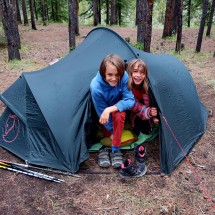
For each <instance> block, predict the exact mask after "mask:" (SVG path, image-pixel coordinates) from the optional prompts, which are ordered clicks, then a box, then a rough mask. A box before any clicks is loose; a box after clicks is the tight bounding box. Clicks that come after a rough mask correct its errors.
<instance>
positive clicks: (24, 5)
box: [22, 0, 28, 26]
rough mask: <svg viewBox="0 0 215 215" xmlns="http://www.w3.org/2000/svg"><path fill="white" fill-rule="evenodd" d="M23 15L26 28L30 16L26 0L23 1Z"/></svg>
mask: <svg viewBox="0 0 215 215" xmlns="http://www.w3.org/2000/svg"><path fill="white" fill-rule="evenodd" d="M22 13H23V19H24V25H25V26H26V25H28V15H27V9H26V2H25V0H22Z"/></svg>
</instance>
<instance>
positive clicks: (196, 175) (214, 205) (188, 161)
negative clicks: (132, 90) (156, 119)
mask: <svg viewBox="0 0 215 215" xmlns="http://www.w3.org/2000/svg"><path fill="white" fill-rule="evenodd" d="M162 118H163V119H164V121H165V123H166V125H167V127H168V129H169V130H170V132H171V134H172V136H173V138H174V139H175V141H176V143H177V144H178V146H179V148H180V150H181V152H182V154H183V155H184V157H185V159H186V161H187V164H188V165H189V166H190V169H191V171H192V172H193V174H194V176H195V178H196V179H197V181H198V182H199V185H200V187H201V189H202V191H203V192H204V194H205V196H207V198H208V200H209V201H210V203H211V205H212V206H213V208H214V209H215V204H214V203H213V201H212V198H211V196H210V195H209V193H208V192H207V190H206V188H205V186H204V184H203V183H202V180H201V179H200V177H199V175H198V174H197V172H196V171H195V168H194V167H193V165H192V164H191V163H190V160H189V158H188V157H187V155H186V153H185V151H184V150H183V148H182V146H181V144H180V143H179V141H178V139H177V137H176V135H175V134H174V132H173V130H172V129H171V127H170V125H169V123H168V121H167V119H166V117H165V116H164V115H163V114H162Z"/></svg>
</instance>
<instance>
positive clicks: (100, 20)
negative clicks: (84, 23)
mask: <svg viewBox="0 0 215 215" xmlns="http://www.w3.org/2000/svg"><path fill="white" fill-rule="evenodd" d="M98 1H99V2H98V3H99V6H98V14H99V15H98V16H99V24H101V22H102V15H101V11H102V8H101V7H102V6H101V0H98Z"/></svg>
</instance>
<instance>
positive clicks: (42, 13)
mask: <svg viewBox="0 0 215 215" xmlns="http://www.w3.org/2000/svg"><path fill="white" fill-rule="evenodd" d="M41 17H42V22H43V26H46V25H47V23H46V21H47V19H46V10H45V2H44V0H41Z"/></svg>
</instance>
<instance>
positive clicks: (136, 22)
mask: <svg viewBox="0 0 215 215" xmlns="http://www.w3.org/2000/svg"><path fill="white" fill-rule="evenodd" d="M139 1H140V0H136V20H135V24H136V25H138V23H139V21H138V11H139V8H138V5H139Z"/></svg>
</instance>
